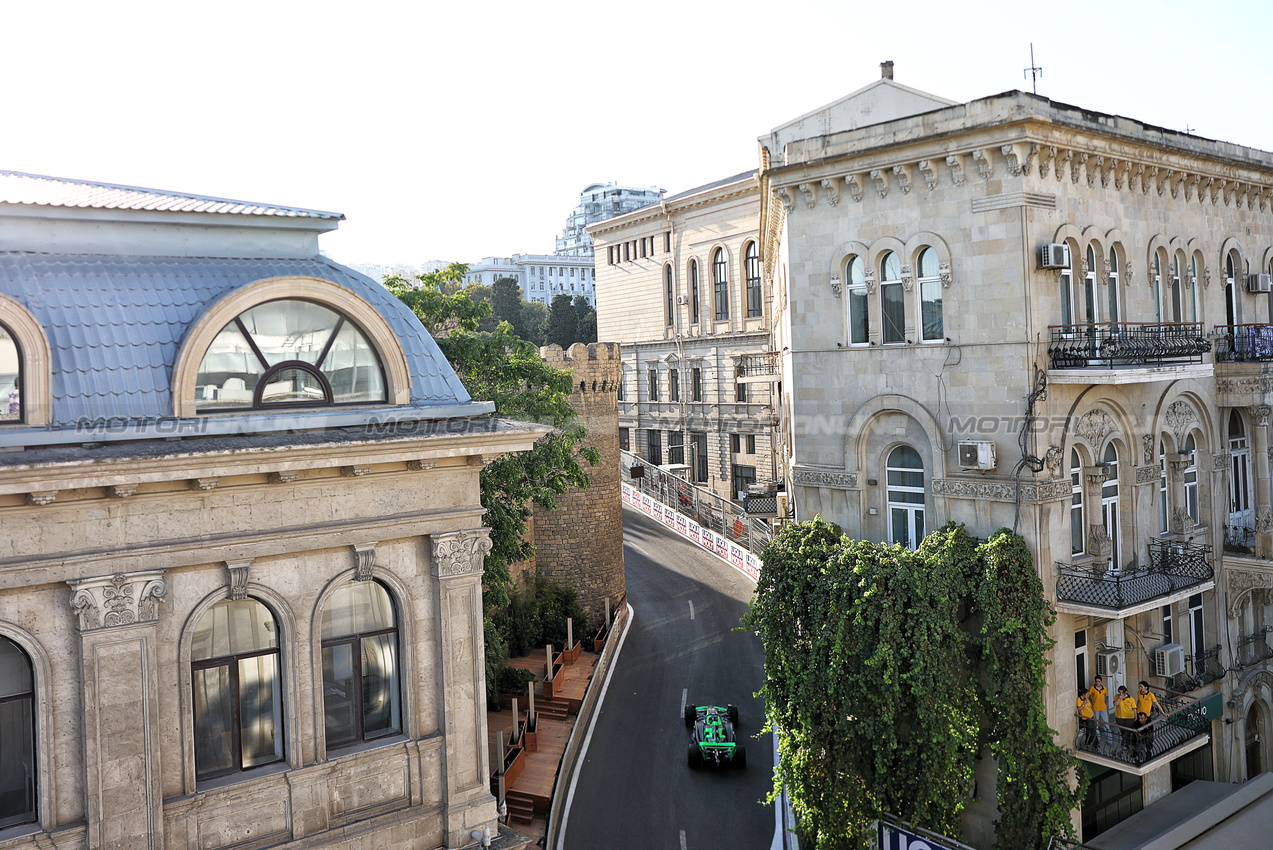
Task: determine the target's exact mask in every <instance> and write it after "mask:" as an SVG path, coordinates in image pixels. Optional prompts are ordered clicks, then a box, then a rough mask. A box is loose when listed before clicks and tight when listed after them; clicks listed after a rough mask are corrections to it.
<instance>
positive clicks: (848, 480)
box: [791, 466, 858, 490]
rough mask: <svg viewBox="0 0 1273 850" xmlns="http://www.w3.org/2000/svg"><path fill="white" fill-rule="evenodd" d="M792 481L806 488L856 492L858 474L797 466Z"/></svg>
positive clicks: (792, 472) (792, 474)
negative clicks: (826, 488)
mask: <svg viewBox="0 0 1273 850" xmlns="http://www.w3.org/2000/svg"><path fill="white" fill-rule="evenodd" d="M791 480H792V482H793V483H795V484H801V485H804V486H805V487H828V488H830V489H832V490H856V489H857V486H858V476H857V473H856V472H836V471H834V470H829V469H828V470H823V469H810V468H809V467H804V466H797V467H796V468H795V469H793V470H792V471H791Z"/></svg>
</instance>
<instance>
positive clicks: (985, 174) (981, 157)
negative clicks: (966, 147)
mask: <svg viewBox="0 0 1273 850" xmlns="http://www.w3.org/2000/svg"><path fill="white" fill-rule="evenodd" d="M972 159H973V161H974V162H975V163H977V173H978V174H980V175H981V179H982V180H989V179H990V178H991V177H993V176H994V173H995V170H994V163H993V162H991V161H990V155H989V154H987V153H986V152H985V151H984V150H983V149H981V148H978V149H977V150H975V151H973V152H972Z"/></svg>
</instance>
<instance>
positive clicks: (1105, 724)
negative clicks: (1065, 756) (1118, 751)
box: [1087, 676, 1114, 746]
mask: <svg viewBox="0 0 1273 850" xmlns="http://www.w3.org/2000/svg"><path fill="white" fill-rule="evenodd" d="M1087 696H1088V699H1090V700H1091V701H1092V714H1094V715H1095V716H1096V719H1097V720H1099V721H1100V722H1099V723H1097V724H1096V728H1097V731H1098V735H1099V736H1100V737H1101V738H1102V739H1104V743H1105V746H1113V744H1114V740H1113V736H1111V735H1110V731H1109V691H1107V690H1105V680H1104V679H1102V678H1101V677H1100V676H1097V677H1096V678H1095V679H1094V680H1093V681H1092V687H1090V688H1088V690H1087Z"/></svg>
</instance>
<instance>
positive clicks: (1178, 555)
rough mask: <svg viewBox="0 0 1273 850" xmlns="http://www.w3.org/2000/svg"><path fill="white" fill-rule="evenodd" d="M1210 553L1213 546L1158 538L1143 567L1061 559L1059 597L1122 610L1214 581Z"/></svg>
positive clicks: (1058, 585)
mask: <svg viewBox="0 0 1273 850" xmlns="http://www.w3.org/2000/svg"><path fill="white" fill-rule="evenodd" d="M1210 555H1211V547H1210V546H1198V545H1195V544H1192V543H1176V542H1164V541H1157V540H1155V541H1153V542H1151V543H1150V544H1149V566H1148V567H1143V568H1140V569H1121V570H1111V569H1108V568H1107V567H1106V566H1105V565H1103V564H1100V565H1093V566H1076V565H1074V564H1065V563H1060V562H1058V563H1057V565H1056V566H1057V571H1058V575H1057V579H1056V598H1057V599H1058V600H1061V601H1063V602H1073V603H1076V604H1080V605H1091V606H1094V607H1096V608H1107V609H1109V610H1111V611H1120V610H1122V609H1124V608H1130V607H1132V606H1133V605H1140V604H1141V603H1143V602H1148V601H1150V600H1151V599H1156V598H1158V597H1160V596H1167V595H1169V594H1172V593H1175V592H1176V591H1178V590H1182V589H1183V588H1186V587H1192V586H1193V585H1196V584H1202V583H1203V582H1207V581H1210V580H1211V579H1212V578H1213V577H1214V573H1213V572H1212V569H1211V561H1210Z"/></svg>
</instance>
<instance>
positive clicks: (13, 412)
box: [0, 325, 22, 422]
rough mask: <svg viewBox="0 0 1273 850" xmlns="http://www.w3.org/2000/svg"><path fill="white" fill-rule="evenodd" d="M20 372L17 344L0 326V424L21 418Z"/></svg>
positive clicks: (2, 326)
mask: <svg viewBox="0 0 1273 850" xmlns="http://www.w3.org/2000/svg"><path fill="white" fill-rule="evenodd" d="M20 370H21V361H20V360H19V359H18V343H17V341H16V340H14V338H13V337H12V336H11V335H10V334H9V331H8V330H7V329H5V327H4V325H0V422H16V421H18V420H19V419H21V418H22V399H21V391H20V390H19V389H18V387H19V386H20V382H19V375H18V373H19V371H20Z"/></svg>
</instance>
